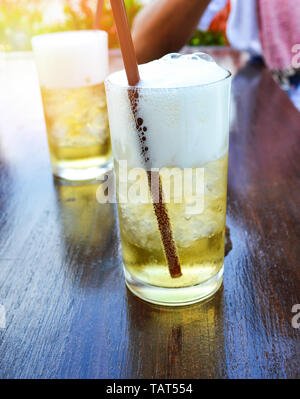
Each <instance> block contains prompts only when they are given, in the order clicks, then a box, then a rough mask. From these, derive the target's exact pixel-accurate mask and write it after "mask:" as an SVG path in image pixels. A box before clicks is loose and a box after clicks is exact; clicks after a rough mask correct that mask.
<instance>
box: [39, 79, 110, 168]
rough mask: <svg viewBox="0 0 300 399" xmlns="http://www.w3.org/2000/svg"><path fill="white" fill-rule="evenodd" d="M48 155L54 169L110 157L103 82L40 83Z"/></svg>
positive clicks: (85, 165) (103, 161) (92, 164)
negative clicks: (58, 85)
mask: <svg viewBox="0 0 300 399" xmlns="http://www.w3.org/2000/svg"><path fill="white" fill-rule="evenodd" d="M41 93H42V100H43V106H44V114H45V121H46V127H47V134H48V143H49V149H50V157H51V161H52V164H53V166H54V169H55V170H60V169H66V168H67V169H77V168H78V169H87V168H92V167H97V166H98V165H101V164H106V163H107V162H108V161H109V160H110V159H111V143H110V136H109V126H108V117H107V107H106V97H105V90H104V84H103V83H100V84H98V85H93V86H86V87H80V88H76V89H47V88H44V87H41Z"/></svg>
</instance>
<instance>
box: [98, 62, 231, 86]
mask: <svg viewBox="0 0 300 399" xmlns="http://www.w3.org/2000/svg"><path fill="white" fill-rule="evenodd" d="M223 69H224V71H226V72H227V75H226V76H225V77H224V78H222V79H219V80H216V81H215V82H210V83H203V84H195V85H189V86H176V87H142V86H138V85H137V86H130V85H127V86H121V85H119V84H116V83H113V82H111V81H110V80H109V78H110V76H111V75H114V74H115V73H117V72H120V71H116V72H113V73H112V74H110V75H108V76H107V78H106V79H105V80H104V84H105V86H106V85H107V84H108V85H109V86H112V87H118V88H120V89H122V90H128V89H130V90H139V91H147V90H149V91H159V90H160V91H173V90H180V89H192V88H193V89H194V88H195V89H196V88H202V87H209V86H214V85H216V84H218V83H222V82H225V81H227V80H228V79H231V78H232V73H231V72H230V71H229V70H228V69H226V68H223ZM123 71H124V69H123Z"/></svg>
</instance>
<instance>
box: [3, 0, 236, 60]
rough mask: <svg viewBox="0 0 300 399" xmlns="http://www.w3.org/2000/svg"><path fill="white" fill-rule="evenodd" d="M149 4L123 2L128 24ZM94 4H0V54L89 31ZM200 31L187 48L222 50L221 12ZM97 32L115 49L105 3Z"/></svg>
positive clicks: (77, 0) (78, 0)
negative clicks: (53, 35) (44, 36)
mask: <svg viewBox="0 0 300 399" xmlns="http://www.w3.org/2000/svg"><path fill="white" fill-rule="evenodd" d="M149 2H151V0H125V4H126V8H127V14H128V18H129V22H130V24H132V22H133V19H134V17H135V16H136V14H137V13H138V12H139V11H140V10H141V8H142V7H144V6H145V5H146V4H147V3H149ZM96 3H97V0H51V1H49V0H22V1H20V0H0V51H7V52H10V51H30V50H31V42H30V39H31V37H32V36H34V35H37V34H41V33H48V32H57V31H66V30H77V29H91V28H92V26H93V18H94V13H95V9H96ZM207 18H208V16H204V23H203V24H202V25H203V27H204V28H202V29H198V30H197V31H196V32H195V34H194V36H193V37H192V39H191V40H190V43H189V45H191V46H203V45H213V46H223V45H226V44H227V39H226V34H225V30H226V21H227V18H228V13H227V12H226V10H223V11H222V12H221V13H218V15H216V17H215V18H213V20H212V21H209V23H208V24H207V25H208V26H205V19H207ZM100 28H101V29H104V30H105V31H107V32H108V35H109V47H110V48H117V47H118V39H117V33H116V28H115V25H114V22H113V17H112V11H111V7H110V2H109V0H105V1H104V10H103V15H102V18H101V25H100Z"/></svg>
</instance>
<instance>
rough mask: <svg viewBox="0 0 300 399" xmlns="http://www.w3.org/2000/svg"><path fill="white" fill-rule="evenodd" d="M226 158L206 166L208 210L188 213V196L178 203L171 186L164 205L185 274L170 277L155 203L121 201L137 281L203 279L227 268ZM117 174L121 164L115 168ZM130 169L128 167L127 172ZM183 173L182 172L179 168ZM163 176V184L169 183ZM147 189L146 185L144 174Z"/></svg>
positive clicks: (126, 248)
mask: <svg viewBox="0 0 300 399" xmlns="http://www.w3.org/2000/svg"><path fill="white" fill-rule="evenodd" d="M227 159H228V155H227V154H226V155H225V156H223V157H222V158H221V159H218V160H216V161H214V162H209V163H207V164H205V165H203V166H202V168H203V169H204V209H203V211H202V212H201V213H200V214H189V213H188V212H187V205H188V202H189V199H188V198H184V199H183V201H182V203H175V198H174V195H173V193H174V190H173V187H171V191H170V192H171V195H170V202H169V203H167V204H166V207H167V209H168V214H169V218H170V221H171V225H172V229H173V235H174V239H175V243H176V247H177V250H178V255H179V258H180V265H181V271H182V276H181V277H180V278H172V277H171V275H170V273H169V270H168V264H167V262H166V258H165V254H164V249H163V246H162V242H161V238H160V233H159V230H158V225H157V221H156V217H155V214H154V212H153V205H152V203H148V204H136V203H135V202H131V201H130V198H128V202H127V203H121V202H120V201H119V202H118V207H119V218H120V232H121V238H122V249H123V259H124V264H125V265H126V271H127V272H128V273H130V275H131V277H132V278H134V279H136V280H137V281H143V282H144V283H146V284H149V285H153V286H158V287H166V288H176V287H190V286H196V285H198V284H201V283H203V282H205V281H208V280H210V279H211V278H213V277H214V276H216V275H217V274H218V273H219V272H220V271H221V269H222V267H223V262H224V241H225V214H226V193H227ZM115 171H116V175H117V187H118V183H119V179H118V167H116V168H115ZM129 173H130V171H128V174H129ZM179 173H180V172H179ZM161 177H162V187H163V189H166V188H167V186H166V183H165V181H164V177H163V175H161ZM143 184H144V185H145V189H146V190H147V189H148V184H147V180H146V179H144V181H143Z"/></svg>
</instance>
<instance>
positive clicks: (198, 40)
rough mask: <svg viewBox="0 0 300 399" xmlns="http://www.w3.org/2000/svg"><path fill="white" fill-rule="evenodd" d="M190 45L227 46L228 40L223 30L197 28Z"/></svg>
mask: <svg viewBox="0 0 300 399" xmlns="http://www.w3.org/2000/svg"><path fill="white" fill-rule="evenodd" d="M189 45H190V46H225V45H226V40H225V38H224V35H223V33H221V32H209V31H207V32H203V31H200V30H197V31H196V33H195V34H194V36H193V37H192V39H191V40H190V42H189Z"/></svg>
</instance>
